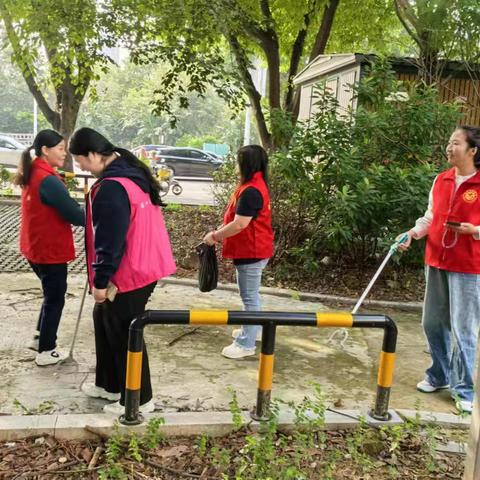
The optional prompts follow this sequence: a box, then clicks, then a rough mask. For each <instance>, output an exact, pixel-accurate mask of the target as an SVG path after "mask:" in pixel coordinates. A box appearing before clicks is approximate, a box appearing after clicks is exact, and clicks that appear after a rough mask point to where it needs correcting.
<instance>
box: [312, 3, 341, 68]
mask: <svg viewBox="0 0 480 480" xmlns="http://www.w3.org/2000/svg"><path fill="white" fill-rule="evenodd" d="M339 3H340V0H330V1H329V2H328V4H327V5H325V9H324V10H323V16H322V22H321V23H320V28H319V29H318V32H317V36H316V37H315V43H314V45H313V48H312V51H311V53H310V58H309V60H308V61H309V62H311V61H312V60H313V59H314V58H316V57H318V55H321V54H322V53H325V47H326V46H327V42H328V39H329V37H330V32H331V30H332V25H333V20H334V19H335V13H336V11H337V8H338V4H339Z"/></svg>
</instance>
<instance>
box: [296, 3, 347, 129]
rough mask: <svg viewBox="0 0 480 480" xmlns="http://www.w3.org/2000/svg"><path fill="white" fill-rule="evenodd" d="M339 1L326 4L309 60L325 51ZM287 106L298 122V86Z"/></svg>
mask: <svg viewBox="0 0 480 480" xmlns="http://www.w3.org/2000/svg"><path fill="white" fill-rule="evenodd" d="M339 3H340V0H330V1H329V2H328V4H327V5H325V9H324V11H323V16H322V21H321V23H320V27H319V29H318V32H317V35H316V37H315V43H314V45H313V48H312V51H311V52H310V57H309V60H308V61H309V62H311V61H312V60H314V59H315V58H317V57H318V55H322V54H323V53H325V48H326V47H327V43H328V39H329V38H330V33H331V31H332V26H333V22H334V20H335V14H336V12H337V8H338V5H339ZM292 55H293V52H292ZM287 108H288V109H287V111H288V112H290V113H291V114H292V119H293V121H294V122H296V121H297V118H298V112H299V111H300V91H299V89H298V88H297V90H296V91H295V94H294V95H293V97H292V100H291V102H290V103H289V104H288V107H287Z"/></svg>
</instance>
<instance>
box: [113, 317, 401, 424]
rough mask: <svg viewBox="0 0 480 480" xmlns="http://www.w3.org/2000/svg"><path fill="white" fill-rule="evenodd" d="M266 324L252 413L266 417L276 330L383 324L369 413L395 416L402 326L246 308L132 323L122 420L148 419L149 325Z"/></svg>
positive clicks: (374, 319)
mask: <svg viewBox="0 0 480 480" xmlns="http://www.w3.org/2000/svg"><path fill="white" fill-rule="evenodd" d="M151 324H156V325H159V324H160V325H261V326H262V327H263V331H262V348H261V353H260V365H259V371H258V392H257V403H256V406H255V408H254V410H253V411H252V413H251V416H252V418H253V419H255V420H260V419H263V418H266V417H267V415H268V411H269V407H270V396H271V392H272V381H273V364H274V351H275V334H276V328H277V327H279V326H287V325H288V326H295V327H319V328H323V327H336V328H338V327H344V328H381V329H383V331H384V335H383V345H382V351H381V354H380V362H379V367H378V381H377V395H376V399H375V405H374V407H373V409H372V410H371V411H370V416H371V417H373V418H374V419H376V420H380V421H387V420H389V419H390V414H389V413H388V404H389V400H390V389H391V386H392V380H393V369H394V364H395V348H396V344H397V327H396V325H395V323H394V322H393V320H392V319H390V318H389V317H387V316H386V315H363V314H362V315H360V314H351V313H335V312H318V313H302V312H252V311H248V312H244V311H227V310H147V311H146V312H145V313H144V314H142V315H140V316H139V317H137V318H136V319H134V320H133V321H132V323H131V324H130V332H129V338H128V358H127V379H126V390H125V414H124V415H122V416H121V417H120V422H121V423H123V424H125V425H136V424H139V423H141V422H142V421H143V419H142V417H141V415H140V414H139V402H140V387H141V373H142V345H143V329H144V327H145V326H146V325H151Z"/></svg>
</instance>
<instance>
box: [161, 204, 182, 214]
mask: <svg viewBox="0 0 480 480" xmlns="http://www.w3.org/2000/svg"><path fill="white" fill-rule="evenodd" d="M182 208H183V206H182V205H180V204H179V203H169V204H168V205H167V206H166V207H164V210H165V211H166V212H178V211H180V210H181V209H182Z"/></svg>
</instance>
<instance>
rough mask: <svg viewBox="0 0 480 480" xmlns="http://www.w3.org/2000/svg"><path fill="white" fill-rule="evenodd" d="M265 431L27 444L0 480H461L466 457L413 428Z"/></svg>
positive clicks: (11, 455) (1, 467) (2, 452)
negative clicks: (442, 449) (440, 448)
mask: <svg viewBox="0 0 480 480" xmlns="http://www.w3.org/2000/svg"><path fill="white" fill-rule="evenodd" d="M149 426H150V424H149ZM264 427H265V431H264V432H263V433H262V434H259V433H253V432H250V431H248V429H243V430H241V431H239V432H237V433H235V434H232V435H229V436H226V437H222V438H208V437H206V436H202V437H198V438H195V439H192V438H177V439H171V440H168V441H167V440H165V439H162V437H161V435H159V434H158V432H155V430H154V428H150V431H149V434H147V435H146V436H144V437H140V438H138V437H136V436H132V437H130V438H122V437H120V436H118V435H114V436H112V437H111V438H110V439H109V440H99V441H84V442H78V441H58V440H56V439H54V438H52V437H37V438H28V439H25V440H21V441H17V442H10V443H7V444H3V445H2V446H1V447H0V458H2V460H1V462H0V478H2V479H5V480H7V479H8V480H12V479H24V478H31V479H33V478H34V479H39V480H40V479H60V478H62V479H66V478H68V479H99V478H100V479H110V478H118V479H120V478H123V479H137V480H143V479H147V478H150V479H151V478H158V479H163V480H173V479H175V480H176V479H182V478H190V479H191V478H196V479H199V480H208V479H222V480H225V479H236V480H253V479H264V478H269V479H271V480H280V479H281V480H285V479H288V478H291V479H303V480H307V479H320V478H322V479H332V480H347V479H348V480H373V479H375V480H387V479H394V478H398V479H407V478H408V479H420V478H421V479H436V480H441V479H450V480H451V479H461V477H462V474H463V463H464V460H465V457H464V456H463V455H459V454H448V453H440V452H439V451H438V450H437V449H436V448H438V446H439V445H441V444H442V443H445V442H446V441H447V440H448V439H449V438H450V437H451V435H449V434H448V432H447V433H446V432H440V431H433V430H424V429H421V428H418V427H412V426H411V425H410V426H401V427H393V428H386V429H381V430H375V429H370V428H369V427H365V426H361V427H359V428H358V429H357V430H355V431H306V432H305V431H304V432H299V431H297V432H290V433H288V434H281V433H275V432H271V431H269V427H271V424H268V423H267V424H266V425H264ZM463 435H465V434H463Z"/></svg>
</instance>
